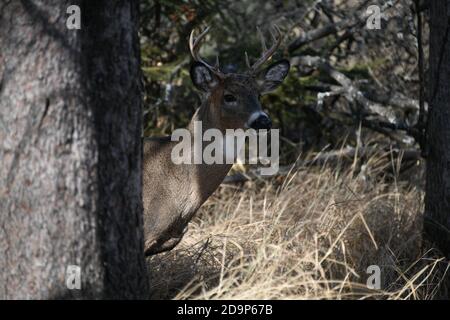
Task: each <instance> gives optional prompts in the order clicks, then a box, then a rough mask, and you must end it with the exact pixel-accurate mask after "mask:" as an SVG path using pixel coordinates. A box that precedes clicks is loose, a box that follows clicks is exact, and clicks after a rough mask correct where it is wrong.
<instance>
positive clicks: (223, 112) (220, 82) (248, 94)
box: [189, 27, 290, 130]
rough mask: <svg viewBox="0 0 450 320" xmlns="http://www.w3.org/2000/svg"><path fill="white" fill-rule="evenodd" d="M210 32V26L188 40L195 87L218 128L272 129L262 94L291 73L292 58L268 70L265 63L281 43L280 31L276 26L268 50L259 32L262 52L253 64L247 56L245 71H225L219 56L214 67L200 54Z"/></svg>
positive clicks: (281, 61)
mask: <svg viewBox="0 0 450 320" xmlns="http://www.w3.org/2000/svg"><path fill="white" fill-rule="evenodd" d="M208 31H209V28H207V29H206V30H205V31H203V32H202V33H201V34H200V35H199V36H198V37H197V39H195V40H194V31H192V33H191V37H190V39H189V47H190V50H191V54H192V56H193V58H194V60H195V62H194V63H193V64H192V66H191V71H190V73H191V79H192V82H193V84H194V85H195V87H197V88H198V89H199V90H200V91H202V92H203V93H204V94H205V96H206V99H207V101H208V103H207V108H208V110H207V111H206V112H207V115H208V117H209V118H212V119H210V120H211V121H213V123H215V124H216V125H217V126H218V127H219V129H222V130H224V129H237V128H253V129H256V130H258V129H270V128H271V126H272V121H271V120H270V118H269V116H268V115H267V114H266V113H264V112H263V110H262V107H261V103H260V97H261V96H262V95H263V94H265V93H268V92H270V91H272V90H274V89H275V88H277V87H278V86H279V85H280V84H281V83H282V81H283V80H284V78H285V77H286V76H287V74H288V72H289V67H290V65H289V61H288V60H280V61H277V62H275V63H273V64H271V65H270V66H268V67H267V68H265V69H261V67H262V65H263V64H264V63H265V62H266V61H267V60H268V59H270V57H271V56H272V55H273V54H274V53H275V51H276V49H277V48H278V46H279V45H280V43H281V33H280V31H279V29H278V28H276V27H275V31H276V32H277V35H275V33H273V32H271V34H272V38H273V41H274V43H273V45H272V46H271V47H270V48H269V49H267V47H266V44H265V41H264V37H263V35H262V33H261V32H259V34H260V37H261V43H262V47H263V53H262V55H261V57H260V58H259V59H258V60H257V61H256V62H255V63H254V64H252V65H251V64H250V61H249V59H248V56H247V55H246V62H247V67H248V70H247V71H246V72H245V73H223V72H222V71H221V70H220V68H219V63H218V59H217V60H216V64H215V66H211V65H209V64H208V63H207V62H206V61H205V60H203V59H202V58H201V57H200V55H199V44H200V42H201V40H202V39H203V38H204V37H205V35H206V33H207V32H208Z"/></svg>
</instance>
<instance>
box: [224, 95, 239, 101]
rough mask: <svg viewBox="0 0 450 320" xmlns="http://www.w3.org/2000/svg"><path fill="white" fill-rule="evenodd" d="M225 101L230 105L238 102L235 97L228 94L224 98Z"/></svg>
mask: <svg viewBox="0 0 450 320" xmlns="http://www.w3.org/2000/svg"><path fill="white" fill-rule="evenodd" d="M223 99H224V100H225V102H228V103H233V102H236V101H237V99H236V97H235V96H233V95H231V94H226V95H225V96H224V97H223Z"/></svg>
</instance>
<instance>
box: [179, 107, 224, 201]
mask: <svg viewBox="0 0 450 320" xmlns="http://www.w3.org/2000/svg"><path fill="white" fill-rule="evenodd" d="M210 103H211V102H210V101H205V102H204V103H203V104H202V105H201V106H200V108H199V109H197V111H196V112H195V114H194V116H193V117H192V120H191V122H190V123H189V126H188V128H187V129H188V130H189V132H190V133H191V137H194V134H197V135H198V134H199V132H198V124H197V128H195V122H200V123H201V131H202V132H201V137H203V133H204V132H205V131H206V130H208V129H219V130H220V131H221V132H223V129H222V128H221V125H220V122H219V118H218V117H216V116H215V115H213V114H211V111H210V110H211V109H210V108H209V104H210ZM196 129H197V132H194V131H195V130H196ZM209 143H211V142H202V148H201V149H202V154H203V150H204V148H205V146H207V145H208V144H209ZM191 152H192V153H193V152H194V145H192V148H191ZM193 158H194V155H193V154H192V159H193ZM231 167H232V164H225V163H224V164H215V163H214V164H205V162H204V159H203V161H202V162H201V163H200V164H192V165H188V172H189V177H190V181H191V184H192V186H193V189H192V192H193V194H195V196H196V197H198V200H199V202H200V205H201V204H202V203H203V202H204V201H206V199H207V198H208V197H209V196H210V195H211V194H212V193H213V192H214V191H215V190H216V189H217V188H218V186H219V185H220V184H221V183H222V181H223V179H224V178H225V176H226V175H227V174H228V172H229V171H230V169H231Z"/></svg>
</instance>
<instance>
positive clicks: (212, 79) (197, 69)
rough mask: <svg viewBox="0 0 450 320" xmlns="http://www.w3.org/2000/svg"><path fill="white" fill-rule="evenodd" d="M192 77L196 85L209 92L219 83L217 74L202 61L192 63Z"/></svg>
mask: <svg viewBox="0 0 450 320" xmlns="http://www.w3.org/2000/svg"><path fill="white" fill-rule="evenodd" d="M190 73H191V79H192V83H193V84H194V86H195V87H196V88H197V89H199V90H201V91H204V92H207V91H209V90H211V89H212V88H214V87H215V86H216V85H217V84H219V79H218V78H217V76H216V75H215V74H214V73H213V72H211V70H209V68H208V67H207V66H205V65H204V64H203V63H201V62H197V61H196V62H194V63H193V64H192V65H191V71H190Z"/></svg>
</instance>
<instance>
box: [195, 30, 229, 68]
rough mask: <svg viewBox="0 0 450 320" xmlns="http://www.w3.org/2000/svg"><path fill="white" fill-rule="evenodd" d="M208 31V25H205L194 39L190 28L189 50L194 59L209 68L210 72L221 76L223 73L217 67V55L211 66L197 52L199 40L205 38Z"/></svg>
mask: <svg viewBox="0 0 450 320" xmlns="http://www.w3.org/2000/svg"><path fill="white" fill-rule="evenodd" d="M208 32H209V27H207V28H206V29H205V30H204V31H203V32H202V33H200V34H199V36H198V37H197V39H194V30H192V31H191V35H190V36H189V49H190V50H191V55H192V57H193V58H194V60H195V61H198V62H201V63H203V64H204V65H205V66H206V67H207V68H208V69H209V70H211V72H213V73H214V74H216V75H217V76H219V77H222V76H223V73H222V72H221V71H220V69H219V56H216V64H215V65H214V66H211V65H210V64H209V63H207V62H206V61H205V60H204V59H203V58H202V57H201V56H200V54H199V50H200V42H201V41H202V40H203V39H204V38H205V36H206V34H207V33H208Z"/></svg>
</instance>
